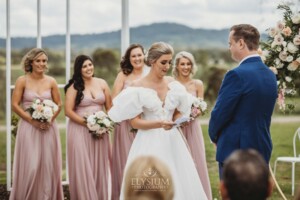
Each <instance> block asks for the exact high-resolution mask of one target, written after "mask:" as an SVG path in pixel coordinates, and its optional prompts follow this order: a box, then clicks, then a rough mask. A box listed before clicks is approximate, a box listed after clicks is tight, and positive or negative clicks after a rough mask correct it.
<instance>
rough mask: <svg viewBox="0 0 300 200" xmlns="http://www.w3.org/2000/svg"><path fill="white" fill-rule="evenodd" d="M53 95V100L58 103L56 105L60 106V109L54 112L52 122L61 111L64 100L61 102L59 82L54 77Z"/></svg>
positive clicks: (52, 80)
mask: <svg viewBox="0 0 300 200" xmlns="http://www.w3.org/2000/svg"><path fill="white" fill-rule="evenodd" d="M51 95H52V99H53V102H54V103H56V105H57V106H58V110H57V111H56V112H55V113H54V115H53V117H52V119H51V122H53V121H54V120H55V119H56V117H57V116H58V114H59V113H60V111H61V106H62V102H61V98H60V93H59V89H58V85H57V82H56V80H55V79H54V78H52V77H51Z"/></svg>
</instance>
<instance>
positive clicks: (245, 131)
mask: <svg viewBox="0 0 300 200" xmlns="http://www.w3.org/2000/svg"><path fill="white" fill-rule="evenodd" d="M276 98H277V82H276V77H275V74H274V73H273V72H272V71H271V70H270V69H269V68H268V67H267V66H266V65H265V64H264V63H263V62H262V60H261V58H260V57H258V56H257V57H250V58H248V59H246V60H244V61H243V62H242V63H241V64H240V66H238V67H236V68H234V69H233V70H230V71H229V72H227V74H226V75H225V78H224V80H223V82H222V85H221V89H220V91H219V95H218V98H217V101H216V105H215V107H214V109H213V111H212V113H211V118H210V121H209V136H210V139H211V140H212V141H213V142H214V143H217V155H216V159H217V161H219V162H223V161H224V160H225V159H226V158H227V157H228V156H229V155H230V154H231V153H232V152H233V151H234V150H236V149H248V148H253V149H256V150H257V151H258V152H260V153H261V154H262V156H263V157H264V158H265V160H266V161H267V163H268V162H269V160H270V157H271V152H272V140H271V135H270V123H271V116H272V113H273V110H274V105H275V102H276Z"/></svg>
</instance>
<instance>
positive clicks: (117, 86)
mask: <svg viewBox="0 0 300 200" xmlns="http://www.w3.org/2000/svg"><path fill="white" fill-rule="evenodd" d="M125 78H126V76H125V75H124V74H123V72H119V74H118V76H117V78H116V80H115V82H114V87H113V91H112V98H115V97H116V96H117V95H118V94H119V93H120V92H121V91H122V89H123V87H124V82H125Z"/></svg>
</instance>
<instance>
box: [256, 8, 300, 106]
mask: <svg viewBox="0 0 300 200" xmlns="http://www.w3.org/2000/svg"><path fill="white" fill-rule="evenodd" d="M277 8H278V9H281V10H284V14H283V20H280V21H278V22H277V25H276V26H275V27H272V28H269V29H268V40H267V41H266V42H262V43H261V47H262V50H263V51H261V52H259V53H260V55H261V57H262V60H263V61H264V63H265V64H266V65H267V66H269V67H270V69H271V70H272V71H273V72H274V73H275V74H276V77H277V80H278V81H277V84H278V105H279V109H280V110H282V111H285V110H286V108H287V109H289V110H293V109H294V108H295V105H294V104H286V103H285V96H293V95H295V94H296V90H295V81H296V80H297V79H299V78H300V50H299V49H300V13H293V12H292V11H291V9H290V7H289V6H287V5H279V6H278V7H277Z"/></svg>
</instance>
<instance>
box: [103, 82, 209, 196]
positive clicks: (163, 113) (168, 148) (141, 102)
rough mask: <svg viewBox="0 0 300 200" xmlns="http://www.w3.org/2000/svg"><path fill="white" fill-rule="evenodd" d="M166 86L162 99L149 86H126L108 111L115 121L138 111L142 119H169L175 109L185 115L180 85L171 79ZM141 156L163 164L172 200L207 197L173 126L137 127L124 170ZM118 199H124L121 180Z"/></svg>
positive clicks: (188, 105) (185, 100) (184, 97)
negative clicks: (165, 127)
mask: <svg viewBox="0 0 300 200" xmlns="http://www.w3.org/2000/svg"><path fill="white" fill-rule="evenodd" d="M168 87H169V91H168V92H167V95H166V98H165V102H162V101H161V100H160V99H159V97H158V95H157V92H156V91H155V90H153V89H150V88H144V87H128V88H127V89H126V90H123V91H122V92H121V93H120V94H119V95H118V96H117V97H115V98H114V100H113V107H112V108H111V109H110V111H109V112H108V114H109V116H110V118H111V119H112V120H113V121H115V122H120V121H123V120H126V119H132V118H134V117H136V116H138V115H139V114H142V115H141V117H142V118H143V119H145V120H155V119H165V120H172V116H173V113H174V111H175V109H177V110H178V111H179V112H181V113H182V114H183V115H184V116H189V114H190V108H191V101H190V100H189V94H188V93H187V92H186V89H185V88H184V86H182V85H181V84H180V83H179V82H177V81H174V82H171V83H169V85H168ZM142 155H151V156H155V157H157V158H159V159H160V160H162V161H164V163H165V164H167V166H168V167H169V169H170V171H171V175H172V179H173V185H174V190H175V198H174V199H175V200H205V199H207V197H206V194H205V192H204V190H203V187H202V184H201V182H200V179H199V176H198V173H197V170H196V167H195V164H194V161H193V159H192V157H191V154H190V152H189V150H188V147H187V145H186V143H185V141H184V139H183V136H182V135H181V133H180V132H179V131H178V129H177V128H172V129H171V130H168V131H166V130H164V129H162V128H156V129H149V130H138V132H137V135H136V137H135V139H134V141H133V144H132V146H131V149H130V152H129V155H128V159H127V163H126V166H125V173H126V171H127V168H128V166H129V165H130V164H131V162H132V161H133V160H134V159H135V158H136V157H138V156H142ZM125 173H124V174H125ZM120 199H124V179H123V184H122V190H121V196H120Z"/></svg>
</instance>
